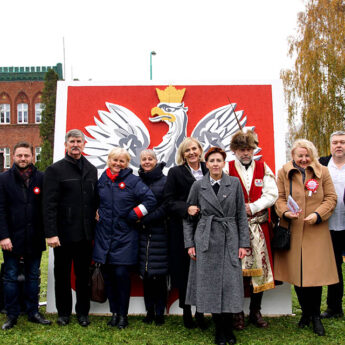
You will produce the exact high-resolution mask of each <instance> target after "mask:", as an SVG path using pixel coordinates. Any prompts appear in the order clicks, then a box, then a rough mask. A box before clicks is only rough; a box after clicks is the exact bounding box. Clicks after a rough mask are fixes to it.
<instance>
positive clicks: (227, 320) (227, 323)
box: [223, 313, 236, 345]
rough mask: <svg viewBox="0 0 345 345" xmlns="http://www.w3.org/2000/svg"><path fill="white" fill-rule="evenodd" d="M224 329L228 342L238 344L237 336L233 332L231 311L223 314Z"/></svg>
mask: <svg viewBox="0 0 345 345" xmlns="http://www.w3.org/2000/svg"><path fill="white" fill-rule="evenodd" d="M223 329H224V334H225V339H226V341H227V342H228V344H230V345H232V344H236V337H235V334H234V333H233V332H232V315H231V314H230V313H224V314H223Z"/></svg>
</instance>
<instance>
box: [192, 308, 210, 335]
mask: <svg viewBox="0 0 345 345" xmlns="http://www.w3.org/2000/svg"><path fill="white" fill-rule="evenodd" d="M194 317H195V321H196V325H197V326H198V327H199V328H200V329H201V330H202V331H204V330H205V329H207V327H208V326H207V323H206V320H205V317H204V314H203V313H198V312H197V311H196V312H195V315H194Z"/></svg>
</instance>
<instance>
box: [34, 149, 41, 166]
mask: <svg viewBox="0 0 345 345" xmlns="http://www.w3.org/2000/svg"><path fill="white" fill-rule="evenodd" d="M41 151H42V147H40V146H37V147H35V162H39V161H40V160H41Z"/></svg>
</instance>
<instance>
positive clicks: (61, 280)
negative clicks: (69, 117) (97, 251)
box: [43, 129, 97, 327]
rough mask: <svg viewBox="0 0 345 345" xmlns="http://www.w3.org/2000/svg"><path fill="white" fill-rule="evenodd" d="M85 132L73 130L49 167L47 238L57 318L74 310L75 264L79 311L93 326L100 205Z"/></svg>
mask: <svg viewBox="0 0 345 345" xmlns="http://www.w3.org/2000/svg"><path fill="white" fill-rule="evenodd" d="M84 146H85V137H84V134H83V133H82V132H81V131H80V130H78V129H73V130H70V131H69V132H68V133H67V134H66V137H65V149H66V155H65V157H64V158H63V159H61V160H59V161H58V162H56V163H54V164H52V165H51V166H50V167H48V168H47V170H46V173H45V176H44V182H43V186H44V193H43V210H44V225H45V233H46V238H47V243H48V245H49V246H50V247H52V248H54V277H55V302H56V308H57V311H58V320H57V323H58V324H59V325H61V326H65V325H67V324H68V323H69V321H70V315H71V312H72V292H71V281H70V277H71V264H72V261H73V265H74V272H75V276H76V296H77V301H76V305H75V311H76V314H77V318H78V322H79V324H80V325H81V326H83V327H86V326H88V325H89V323H90V322H89V318H88V314H89V309H90V293H89V289H88V279H89V266H90V263H91V257H92V240H93V236H94V227H95V214H96V209H97V192H96V186H97V169H96V168H95V167H94V166H93V165H92V164H91V163H89V161H88V160H87V159H86V158H84V156H83V155H82V152H83V150H84Z"/></svg>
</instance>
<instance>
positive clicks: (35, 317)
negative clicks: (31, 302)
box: [28, 313, 52, 325]
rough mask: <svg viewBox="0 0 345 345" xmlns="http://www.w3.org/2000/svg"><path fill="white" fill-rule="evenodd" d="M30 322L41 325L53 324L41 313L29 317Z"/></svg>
mask: <svg viewBox="0 0 345 345" xmlns="http://www.w3.org/2000/svg"><path fill="white" fill-rule="evenodd" d="M28 320H29V321H30V322H33V323H39V324H40V325H51V324H52V322H51V321H50V320H47V319H45V318H44V317H43V315H41V314H40V313H35V314H34V315H32V316H30V317H28Z"/></svg>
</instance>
